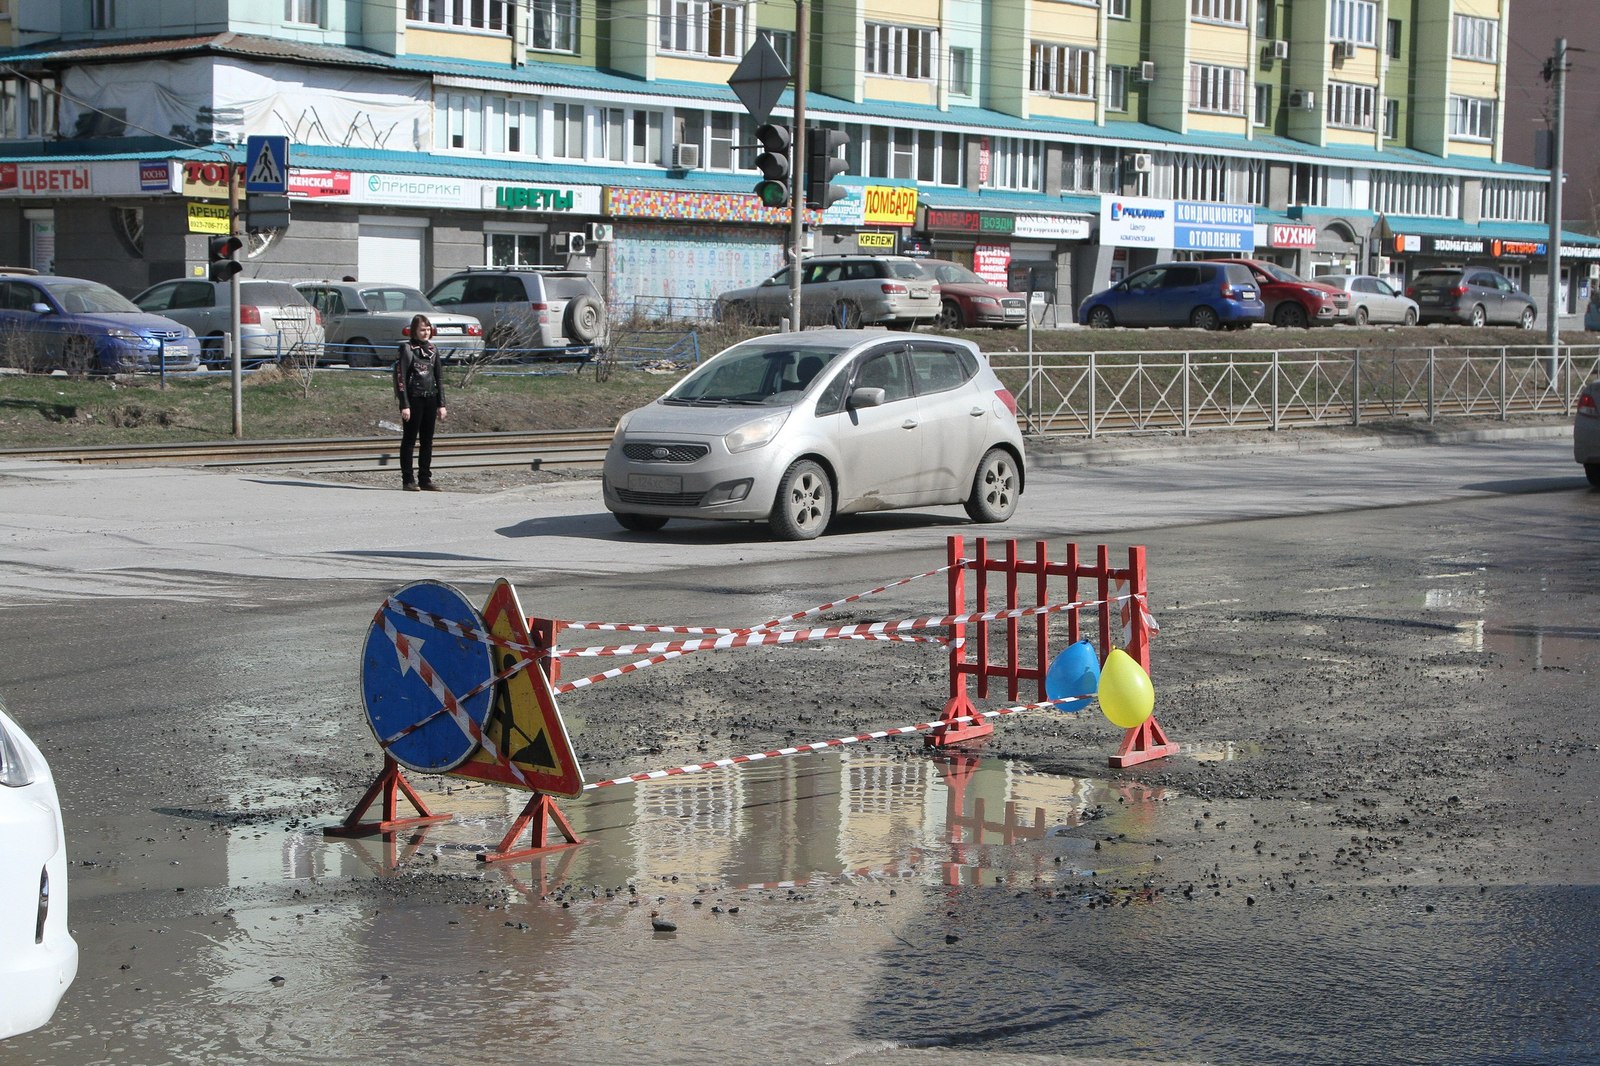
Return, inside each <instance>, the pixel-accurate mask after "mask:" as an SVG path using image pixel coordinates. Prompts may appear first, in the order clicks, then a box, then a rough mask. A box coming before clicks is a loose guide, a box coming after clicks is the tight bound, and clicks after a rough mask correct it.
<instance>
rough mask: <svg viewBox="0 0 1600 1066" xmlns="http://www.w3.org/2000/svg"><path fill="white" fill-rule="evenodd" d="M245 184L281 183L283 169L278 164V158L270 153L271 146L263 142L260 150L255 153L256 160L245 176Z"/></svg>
mask: <svg viewBox="0 0 1600 1066" xmlns="http://www.w3.org/2000/svg"><path fill="white" fill-rule="evenodd" d="M245 183H246V184H247V185H282V184H283V170H282V169H281V168H280V167H279V166H278V159H277V157H276V156H274V155H273V154H272V146H271V145H270V144H263V145H262V146H261V151H259V152H257V153H256V161H255V163H253V164H252V165H251V167H250V174H249V175H248V176H247V177H246V178H245Z"/></svg>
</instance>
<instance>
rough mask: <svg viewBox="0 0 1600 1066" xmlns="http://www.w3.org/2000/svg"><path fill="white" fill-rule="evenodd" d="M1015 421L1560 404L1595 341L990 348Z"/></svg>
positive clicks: (1216, 423) (1243, 420) (1521, 408)
mask: <svg viewBox="0 0 1600 1066" xmlns="http://www.w3.org/2000/svg"><path fill="white" fill-rule="evenodd" d="M993 362H994V369H995V371H996V373H998V374H999V376H1000V380H1001V381H1002V382H1004V383H1005V385H1006V387H1007V388H1008V389H1010V390H1011V392H1012V393H1013V395H1015V396H1016V397H1017V403H1018V418H1019V419H1020V420H1021V421H1022V424H1023V429H1024V430H1025V431H1026V432H1029V433H1036V434H1047V433H1048V434H1069V435H1081V436H1087V437H1089V438H1091V439H1092V438H1095V437H1098V436H1099V435H1101V434H1105V433H1135V432H1147V431H1153V430H1166V431H1174V430H1176V431H1178V432H1181V433H1183V434H1184V435H1185V436H1187V435H1189V434H1190V433H1192V432H1194V431H1195V430H1200V429H1282V428H1285V427H1293V426H1328V425H1354V426H1359V425H1361V423H1362V421H1363V420H1364V419H1372V418H1398V417H1407V418H1425V419H1426V420H1427V421H1429V422H1433V421H1435V420H1437V419H1439V418H1473V417H1477V418H1496V419H1500V420H1502V421H1503V420H1505V419H1508V418H1509V417H1511V416H1512V415H1539V414H1546V415H1557V414H1561V415H1566V414H1571V413H1572V405H1573V402H1574V398H1575V396H1576V394H1577V391H1578V389H1579V387H1580V386H1581V385H1582V383H1583V381H1584V380H1585V379H1586V378H1587V377H1589V376H1590V375H1592V374H1596V373H1600V345H1563V346H1561V348H1560V349H1559V355H1555V356H1553V355H1552V354H1551V349H1550V347H1549V346H1548V345H1518V346H1508V345H1494V346H1487V345H1486V346H1473V347H1444V346H1437V347H1418V348H1394V349H1383V350H1361V349H1350V348H1315V349H1280V350H1266V351H1249V350H1237V351H1201V352H1190V351H1167V352H1033V353H1028V354H1021V353H1019V354H1017V355H1016V356H998V355H997V356H995V357H994V358H993Z"/></svg>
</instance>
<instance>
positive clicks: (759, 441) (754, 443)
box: [722, 410, 789, 452]
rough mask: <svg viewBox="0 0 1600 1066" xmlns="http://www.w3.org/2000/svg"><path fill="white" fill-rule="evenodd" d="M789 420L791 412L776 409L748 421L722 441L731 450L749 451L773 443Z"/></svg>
mask: <svg viewBox="0 0 1600 1066" xmlns="http://www.w3.org/2000/svg"><path fill="white" fill-rule="evenodd" d="M788 420H789V412H788V411H787V410H784V411H774V412H772V413H771V414H770V415H763V416H762V417H761V418H758V419H756V420H755V421H754V422H746V423H745V424H744V425H742V426H740V427H739V428H738V429H736V430H734V431H733V432H732V433H729V434H727V435H726V436H724V437H723V438H722V443H724V444H726V445H727V446H728V451H730V452H747V451H749V450H750V449H752V448H760V447H762V446H763V445H766V444H771V443H772V438H773V437H776V436H777V435H778V430H780V429H782V428H783V424H784V423H785V422H787V421H788Z"/></svg>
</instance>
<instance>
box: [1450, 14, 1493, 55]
mask: <svg viewBox="0 0 1600 1066" xmlns="http://www.w3.org/2000/svg"><path fill="white" fill-rule="evenodd" d="M1455 31H1456V47H1455V54H1456V56H1457V58H1460V59H1481V60H1483V61H1484V62H1485V63H1493V62H1495V61H1496V60H1497V59H1499V58H1500V23H1498V22H1496V21H1495V20H1494V19H1481V18H1474V17H1473V16H1471V15H1457V16H1456V24H1455Z"/></svg>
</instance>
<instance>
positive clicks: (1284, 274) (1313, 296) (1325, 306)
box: [1220, 259, 1350, 326]
mask: <svg viewBox="0 0 1600 1066" xmlns="http://www.w3.org/2000/svg"><path fill="white" fill-rule="evenodd" d="M1220 262H1223V263H1238V264H1239V265H1240V266H1244V267H1248V268H1249V270H1250V273H1251V274H1253V275H1255V279H1256V284H1257V285H1258V286H1260V288H1261V302H1262V303H1264V304H1266V305H1267V321H1268V322H1269V323H1271V324H1272V325H1274V326H1309V325H1311V324H1312V323H1317V324H1319V325H1324V326H1331V325H1333V324H1334V323H1335V322H1345V321H1348V320H1349V317H1350V294H1349V293H1347V292H1345V291H1344V290H1343V289H1336V288H1334V287H1333V286H1332V285H1324V284H1323V283H1322V282H1320V281H1307V280H1306V279H1305V278H1302V277H1301V276H1300V275H1299V274H1296V273H1295V272H1294V271H1292V270H1285V269H1284V268H1283V267H1281V266H1279V265H1278V264H1276V263H1266V262H1263V261H1261V260H1260V259H1223V260H1220Z"/></svg>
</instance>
